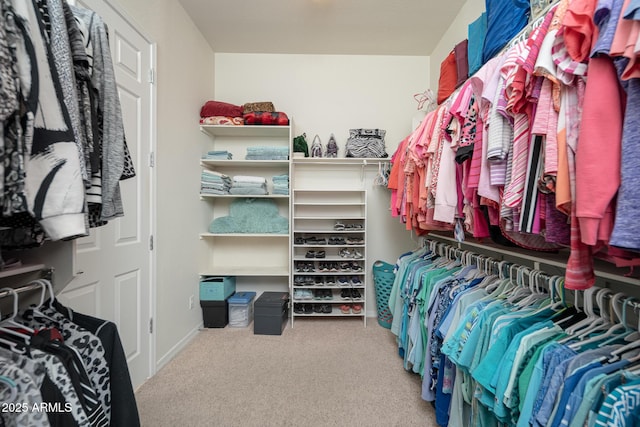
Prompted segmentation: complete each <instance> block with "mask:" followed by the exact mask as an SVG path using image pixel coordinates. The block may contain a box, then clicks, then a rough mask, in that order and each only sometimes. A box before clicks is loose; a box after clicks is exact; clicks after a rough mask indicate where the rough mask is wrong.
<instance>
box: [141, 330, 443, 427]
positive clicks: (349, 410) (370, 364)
mask: <svg viewBox="0 0 640 427" xmlns="http://www.w3.org/2000/svg"><path fill="white" fill-rule="evenodd" d="M421 387H422V382H421V380H420V377H419V376H418V375H416V374H413V373H409V372H407V371H405V370H404V369H403V367H402V359H401V358H400V357H399V356H398V352H397V346H396V344H395V337H394V336H393V335H392V334H391V332H390V331H389V330H388V329H384V328H382V327H380V326H379V325H378V323H377V322H376V320H375V319H368V321H367V327H366V328H365V327H363V322H362V320H358V319H345V318H342V319H315V320H314V319H296V321H295V327H294V328H291V327H290V325H289V324H287V327H286V329H285V331H284V333H283V334H282V335H281V336H272V335H254V334H253V324H251V325H250V326H249V327H247V328H230V327H226V328H224V329H206V330H203V331H201V332H200V333H199V334H198V335H197V336H196V338H195V339H194V340H193V341H192V342H191V343H190V344H189V345H188V346H187V347H186V348H185V349H184V350H183V351H182V352H181V353H180V354H179V355H178V356H177V357H175V358H174V359H173V360H172V361H171V362H169V363H168V364H167V365H166V366H165V367H164V368H163V369H161V370H160V371H159V372H158V373H157V374H156V375H155V376H154V377H153V378H151V379H150V380H149V381H147V382H146V383H145V384H143V385H142V387H140V389H139V390H138V391H137V392H136V398H137V404H138V408H139V411H140V418H141V421H142V425H143V426H146V427H147V426H148V427H151V426H154V427H155V426H171V427H175V426H184V427H187V426H188V427H193V426H224V427H227V426H313V427H315V426H402V427H406V426H436V423H435V417H434V411H433V409H432V407H431V405H430V404H429V403H427V402H425V401H423V400H422V399H421V398H420V391H421Z"/></svg>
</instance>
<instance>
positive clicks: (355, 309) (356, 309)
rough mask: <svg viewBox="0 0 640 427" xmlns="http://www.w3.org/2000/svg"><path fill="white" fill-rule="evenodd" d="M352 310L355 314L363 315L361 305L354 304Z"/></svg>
mask: <svg viewBox="0 0 640 427" xmlns="http://www.w3.org/2000/svg"><path fill="white" fill-rule="evenodd" d="M351 310H352V311H353V314H360V313H362V306H361V305H360V304H353V305H352V306H351Z"/></svg>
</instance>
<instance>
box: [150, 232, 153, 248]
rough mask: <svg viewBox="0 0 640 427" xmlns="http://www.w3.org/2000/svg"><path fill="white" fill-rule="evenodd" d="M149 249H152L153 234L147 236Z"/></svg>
mask: <svg viewBox="0 0 640 427" xmlns="http://www.w3.org/2000/svg"><path fill="white" fill-rule="evenodd" d="M149 250H150V251H152V250H153V235H151V236H149Z"/></svg>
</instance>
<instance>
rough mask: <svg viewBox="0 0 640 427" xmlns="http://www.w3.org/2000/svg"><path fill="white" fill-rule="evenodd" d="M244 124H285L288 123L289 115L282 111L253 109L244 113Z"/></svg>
mask: <svg viewBox="0 0 640 427" xmlns="http://www.w3.org/2000/svg"><path fill="white" fill-rule="evenodd" d="M244 124H245V125H275V126H287V125H289V117H287V115H286V114H285V113H282V112H273V113H269V112H265V111H255V112H252V113H247V114H245V115H244Z"/></svg>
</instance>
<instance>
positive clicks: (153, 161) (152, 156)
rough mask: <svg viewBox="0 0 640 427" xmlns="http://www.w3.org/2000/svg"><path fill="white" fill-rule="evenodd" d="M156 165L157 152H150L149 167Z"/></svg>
mask: <svg viewBox="0 0 640 427" xmlns="http://www.w3.org/2000/svg"><path fill="white" fill-rule="evenodd" d="M155 166H156V155H155V152H153V151H152V152H150V153H149V167H151V168H153V167H155Z"/></svg>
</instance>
